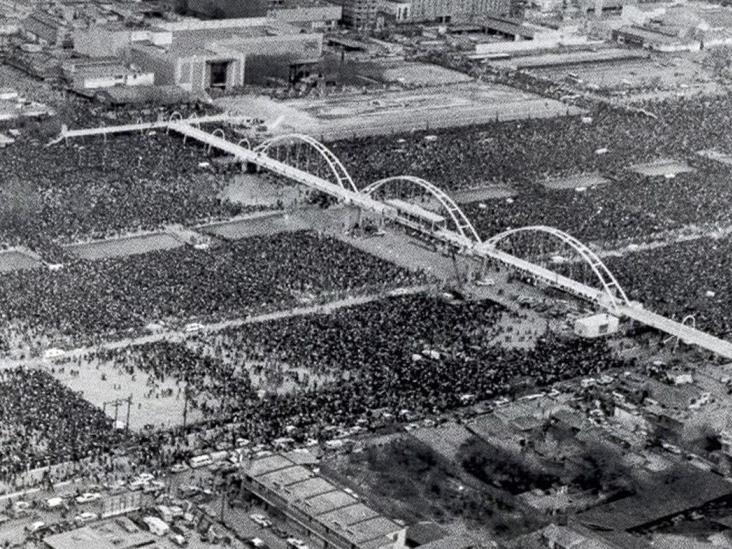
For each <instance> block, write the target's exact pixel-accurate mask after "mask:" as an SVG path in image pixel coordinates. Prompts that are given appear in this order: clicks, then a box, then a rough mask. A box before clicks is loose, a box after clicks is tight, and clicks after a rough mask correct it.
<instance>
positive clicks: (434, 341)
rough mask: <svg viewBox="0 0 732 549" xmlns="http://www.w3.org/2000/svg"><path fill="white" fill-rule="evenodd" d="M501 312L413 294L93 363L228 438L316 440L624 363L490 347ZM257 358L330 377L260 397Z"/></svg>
mask: <svg viewBox="0 0 732 549" xmlns="http://www.w3.org/2000/svg"><path fill="white" fill-rule="evenodd" d="M504 314H508V313H507V312H506V311H505V310H503V309H502V307H500V306H498V305H495V304H493V303H490V302H463V303H459V304H454V303H449V302H448V301H446V300H444V299H442V298H439V297H433V296H428V295H416V296H408V297H399V298H389V299H386V300H381V301H378V302H373V303H370V304H366V305H361V306H357V307H351V308H344V309H339V310H337V311H334V312H332V313H330V314H328V315H314V316H304V317H291V318H286V319H278V320H273V321H269V322H264V323H257V324H251V325H246V326H242V327H237V328H229V329H225V330H224V331H223V332H222V333H221V335H220V336H219V337H215V338H213V337H212V336H201V337H202V338H203V339H201V340H200V341H199V342H198V343H208V344H209V345H210V348H209V349H208V350H206V351H204V350H202V349H203V347H201V348H200V349H199V351H198V352H199V356H198V357H197V358H196V357H195V355H192V354H191V351H190V350H187V349H182V348H181V347H182V346H181V345H171V344H168V343H164V344H152V345H148V346H145V347H142V348H137V349H132V350H123V351H107V352H104V353H102V354H101V358H102V359H103V361H106V362H109V363H111V364H112V365H114V366H115V367H122V368H124V367H125V366H124V365H130V364H131V365H134V366H135V367H137V368H139V369H141V370H142V371H144V372H146V373H147V374H148V375H150V376H151V377H152V378H153V379H154V380H158V381H161V380H163V379H165V378H166V377H167V376H172V377H174V378H177V379H183V380H186V381H188V383H189V391H190V397H191V403H192V406H194V407H201V408H203V409H204V411H205V416H204V417H206V418H208V426H209V427H211V426H212V425H216V424H217V423H218V424H221V425H223V424H224V423H232V422H233V424H234V425H236V430H235V431H234V432H233V434H232V432H231V431H227V436H241V437H245V438H247V439H250V440H252V441H255V442H268V441H272V440H274V439H275V438H277V437H283V436H288V435H291V436H294V437H295V438H297V439H299V440H305V439H306V438H309V437H312V438H315V439H318V440H321V441H322V440H323V439H327V438H328V437H332V436H333V434H332V433H333V432H335V431H333V429H337V428H348V427H353V426H354V425H356V424H359V425H362V426H363V425H367V426H368V425H371V426H374V425H376V424H378V422H379V421H381V420H382V418H383V415H384V413H385V412H386V413H389V414H391V415H392V416H394V417H400V418H404V417H405V414H407V416H408V417H423V416H425V415H428V414H441V413H445V412H449V411H452V410H455V409H456V408H459V407H460V406H462V405H464V404H465V402H466V400H465V397H466V396H467V395H472V397H471V398H470V399H469V400H471V401H472V399H473V398H477V399H485V398H491V397H497V396H500V395H515V394H517V392H519V391H522V390H530V388H532V387H542V386H546V385H548V384H551V383H554V382H556V381H559V380H563V379H566V378H570V377H576V376H581V375H587V374H592V373H598V372H601V371H605V370H607V369H608V368H614V367H623V366H625V367H627V366H628V364H627V363H624V362H623V361H621V360H619V359H617V358H615V357H614V355H613V353H612V352H611V351H610V350H609V348H608V347H607V346H606V344H605V342H602V341H588V340H574V339H570V340H565V339H560V338H557V337H554V336H552V335H550V334H533V337H535V338H536V340H537V343H536V346H535V347H534V348H532V349H530V350H519V349H515V348H510V347H507V346H502V345H497V344H495V341H496V336H497V335H498V334H500V333H502V332H504V331H506V330H507V328H506V325H505V324H504V323H503V322H502V315H504ZM514 336H515V337H519V335H518V334H514ZM262 363H264V364H268V365H269V366H268V368H270V369H276V368H277V367H278V365H285V364H286V365H287V366H288V367H290V368H295V367H302V368H306V369H307V371H308V372H312V373H313V374H328V375H329V376H330V378H331V381H324V382H322V383H320V384H319V385H318V386H317V387H312V386H310V387H309V388H306V387H304V384H305V383H306V380H305V379H304V377H301V378H300V379H299V383H300V384H301V385H302V386H301V388H300V390H294V391H289V392H277V391H271V392H268V393H266V394H265V395H263V396H262V395H261V394H258V393H257V389H258V387H257V386H255V385H254V384H253V383H252V382H251V379H252V378H251V376H252V370H253V369H256V367H257V366H256V365H259V364H262ZM201 365H205V367H201ZM260 397H261V398H260ZM377 411H379V412H377ZM293 427H294V429H293ZM329 433H331V434H329ZM145 436H147V437H151V438H152V439H153V440H156V439H157V438H158V437H161V439H164V440H167V441H168V442H167V443H166V444H159V443H156V442H151V443H150V444H147V445H146V447H148V448H156V447H165V448H170V447H171V446H175V444H171V443H170V439H169V437H170V436H171V433H170V432H166V433H162V434H147V435H145ZM179 436H182V433H181V434H180V435H179ZM181 440H182V439H181ZM180 458H181V456H180V455H176V454H175V453H166V454H165V456H164V459H165V460H176V459H180Z"/></svg>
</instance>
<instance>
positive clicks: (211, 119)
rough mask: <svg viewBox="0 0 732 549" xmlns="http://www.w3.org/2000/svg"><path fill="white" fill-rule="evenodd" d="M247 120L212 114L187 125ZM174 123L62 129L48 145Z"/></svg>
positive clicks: (165, 121)
mask: <svg viewBox="0 0 732 549" xmlns="http://www.w3.org/2000/svg"><path fill="white" fill-rule="evenodd" d="M247 120H251V117H248V116H231V115H228V114H212V115H208V116H200V117H196V118H193V119H190V118H189V119H187V120H186V123H187V124H214V123H217V122H232V123H235V122H245V121H247ZM174 123H175V122H172V121H171V120H156V121H155V122H138V123H135V124H122V125H118V126H99V127H96V128H84V129H80V130H69V129H66V128H64V129H63V130H62V131H61V134H60V135H59V136H58V137H57V138H56V139H54V140H53V141H51V142H49V143H48V145H53V144H55V143H59V142H60V141H63V140H64V139H69V138H74V137H85V136H92V135H103V136H107V135H111V134H115V133H129V132H137V131H140V132H141V131H146V130H155V129H162V128H165V129H168V128H169V127H171V125H172V124H174Z"/></svg>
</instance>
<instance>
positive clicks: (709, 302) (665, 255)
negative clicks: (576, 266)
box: [606, 238, 732, 340]
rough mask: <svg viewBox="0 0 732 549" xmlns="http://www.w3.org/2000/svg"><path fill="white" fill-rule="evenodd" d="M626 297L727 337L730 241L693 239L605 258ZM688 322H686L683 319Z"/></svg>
mask: <svg viewBox="0 0 732 549" xmlns="http://www.w3.org/2000/svg"><path fill="white" fill-rule="evenodd" d="M606 262H607V264H608V267H609V268H610V269H611V270H612V271H613V272H614V273H615V274H616V275H617V277H618V279H619V282H620V284H621V285H622V286H623V287H624V288H625V289H626V291H627V292H628V294H629V295H628V297H629V298H630V299H636V300H638V301H641V302H642V303H644V304H645V306H646V307H648V308H649V309H651V310H653V311H655V312H658V313H661V314H663V315H666V316H669V317H673V318H675V319H676V320H678V321H681V320H683V319H684V317H686V316H687V315H692V316H694V319H695V322H696V326H697V328H699V329H700V330H703V331H705V332H709V333H712V334H715V335H717V336H719V337H722V338H725V339H727V340H731V339H732V316H730V311H732V240H730V238H723V239H719V240H717V239H711V238H699V239H695V240H689V241H686V242H679V243H675V244H672V245H669V246H663V247H660V248H653V249H650V250H643V251H637V252H634V253H631V254H628V255H625V256H622V257H610V258H607V261H606ZM689 322H690V321H687V323H689Z"/></svg>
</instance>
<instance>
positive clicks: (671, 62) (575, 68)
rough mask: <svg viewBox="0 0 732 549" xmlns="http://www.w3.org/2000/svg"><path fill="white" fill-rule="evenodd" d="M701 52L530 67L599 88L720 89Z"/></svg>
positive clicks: (536, 70) (540, 72) (546, 74)
mask: <svg viewBox="0 0 732 549" xmlns="http://www.w3.org/2000/svg"><path fill="white" fill-rule="evenodd" d="M702 57H703V55H702V54H700V55H685V56H683V57H682V56H673V57H669V56H654V57H650V58H647V59H625V60H618V61H605V62H590V63H577V64H565V65H556V66H552V67H544V68H535V69H530V72H531V73H532V74H535V75H537V76H543V77H545V78H550V79H552V80H562V79H564V78H566V77H567V76H568V75H569V74H573V75H575V76H576V77H577V78H578V79H579V80H581V81H582V83H583V84H584V85H588V86H590V87H596V88H597V89H602V90H613V89H625V90H633V89H634V88H644V87H649V86H652V87H656V88H665V89H673V90H676V91H678V90H685V89H694V90H698V91H704V92H710V91H713V90H715V89H718V88H720V86H719V85H718V84H715V83H714V82H712V79H711V74H710V73H709V71H708V69H706V68H705V67H703V66H702V65H701V63H700V61H701V59H702Z"/></svg>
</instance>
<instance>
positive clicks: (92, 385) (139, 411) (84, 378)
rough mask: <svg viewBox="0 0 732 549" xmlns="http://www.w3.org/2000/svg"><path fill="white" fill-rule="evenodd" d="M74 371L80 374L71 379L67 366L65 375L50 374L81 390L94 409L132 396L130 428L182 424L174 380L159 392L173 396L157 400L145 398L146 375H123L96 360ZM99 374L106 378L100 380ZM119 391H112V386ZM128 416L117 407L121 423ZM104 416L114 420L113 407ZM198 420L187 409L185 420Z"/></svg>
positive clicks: (180, 399) (181, 402)
mask: <svg viewBox="0 0 732 549" xmlns="http://www.w3.org/2000/svg"><path fill="white" fill-rule="evenodd" d="M74 369H76V370H79V371H80V375H78V376H73V377H72V376H71V375H70V367H69V366H67V367H66V368H65V370H64V372H60V371H59V369H58V368H57V369H56V372H55V373H54V374H53V375H54V377H55V378H56V379H58V380H59V381H61V382H62V383H63V384H65V385H66V386H67V387H69V388H71V389H73V390H74V391H81V392H82V396H83V397H84V398H85V399H86V400H88V401H89V402H91V403H92V404H94V405H95V406H97V407H99V408H100V409H101V408H104V403H105V402H109V401H112V400H116V399H121V398H127V397H129V396H130V395H132V407H131V408H130V429H133V430H140V429H142V428H143V427H144V426H145V425H147V424H153V425H154V426H155V427H161V426H166V427H171V426H173V425H179V424H182V422H183V408H184V399H183V393H182V387H184V384H183V383H181V385H180V388H181V394H180V396H179V397H177V398H176V396H177V394H178V388H179V387H178V386H176V384H175V379H172V378H168V379H167V380H166V382H165V383H161V384H160V385H159V388H158V392H159V391H161V390H164V389H167V388H171V389H173V396H172V397H168V398H156V397H155V394H153V395H152V397H151V398H147V397H146V395H147V394H148V393H149V392H150V386H149V385H147V380H148V376H147V375H146V374H144V373H142V372H136V373H135V375H133V376H130V375H128V374H126V373H120V372H119V371H117V370H114V369H113V368H111V367H110V366H109V365H105V364H104V363H100V362H98V361H93V362H82V363H81V365H79V366H76V365H75V366H74ZM102 375H104V376H106V379H102ZM118 385H119V386H120V387H121V388H120V389H115V386H118ZM126 413H127V407H126V405H124V406H121V407H120V408H119V419H120V420H121V421H124V419H125V417H124V416H125V414H126ZM107 415H109V416H110V417H112V418H114V408H110V406H109V405H108V406H107ZM199 419H201V414H200V413H199V412H198V411H197V410H193V409H191V408H189V409H188V420H189V421H196V420H199Z"/></svg>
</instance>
